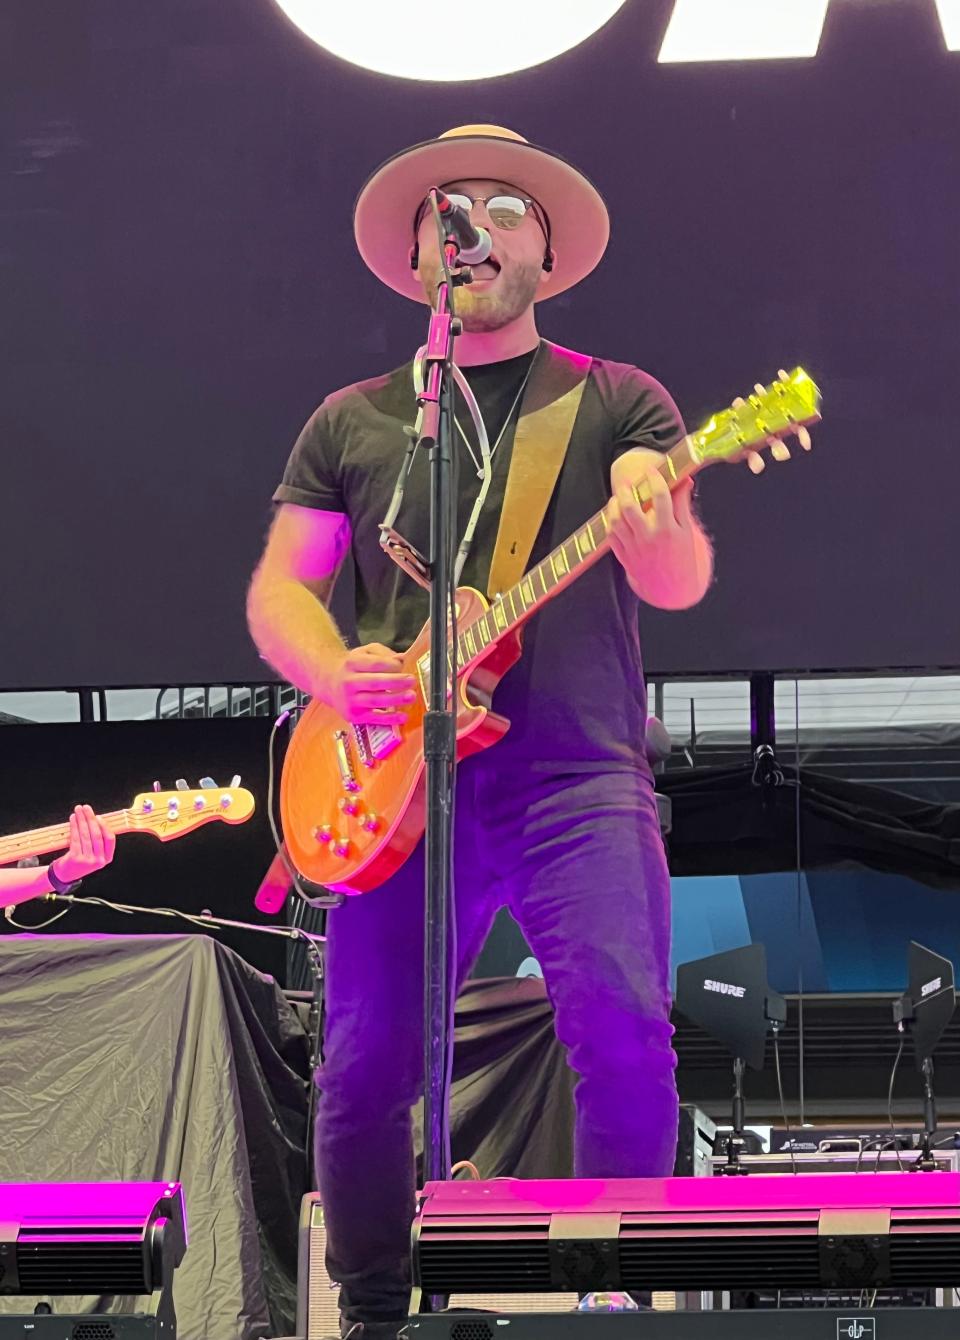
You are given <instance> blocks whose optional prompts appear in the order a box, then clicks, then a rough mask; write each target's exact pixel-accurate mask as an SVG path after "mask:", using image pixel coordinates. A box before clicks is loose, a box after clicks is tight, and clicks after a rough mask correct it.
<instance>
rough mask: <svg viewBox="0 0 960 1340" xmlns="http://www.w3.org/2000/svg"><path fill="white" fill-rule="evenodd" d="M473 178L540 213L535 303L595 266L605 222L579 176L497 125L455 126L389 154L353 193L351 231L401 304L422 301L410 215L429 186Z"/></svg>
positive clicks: (593, 192)
mask: <svg viewBox="0 0 960 1340" xmlns="http://www.w3.org/2000/svg"><path fill="white" fill-rule="evenodd" d="M477 177H479V178H488V179H491V180H494V181H502V182H504V183H509V184H511V185H514V186H516V187H517V189H518V190H522V191H524V192H525V193H526V194H528V195H529V196H530V197H531V198H532V199H534V200H536V201H537V203H538V204H539V205H540V206H541V207H542V209H543V210H544V211H545V212H546V215H547V218H548V219H549V222H550V245H551V246H552V247H553V248H554V249H555V250H556V253H557V264H556V266H555V267H554V269H553V271H552V272H551V273H550V274H549V275H548V277H547V279H546V280H545V282H544V283H543V284H541V285H540V290H539V294H538V299H537V300H538V301H542V300H543V299H544V298H552V297H553V296H554V295H555V294H557V293H562V292H563V291H564V289H568V288H572V287H573V285H574V284H578V283H579V282H580V280H581V279H583V278H585V277H586V276H587V275H588V274H589V273H590V271H591V270H593V269H594V267H595V266H596V265H597V264H598V263H599V261H600V258H601V256H602V255H603V253H604V251H605V250H606V246H607V241H608V239H609V236H610V218H609V215H608V214H607V207H606V205H605V204H604V202H603V198H602V196H601V195H600V192H599V191H598V190H597V188H596V187H595V186H594V185H593V183H592V182H590V181H588V180H587V178H586V177H585V176H584V175H583V173H582V172H578V171H577V169H576V168H575V167H573V166H572V165H571V164H570V163H568V162H566V160H565V159H563V158H561V157H560V155H559V154H555V153H551V151H550V150H549V149H541V148H539V147H538V146H537V145H535V144H530V143H529V142H528V141H527V140H525V139H524V138H523V136H522V135H518V134H517V133H516V132H515V131H513V130H506V129H504V127H503V126H457V127H455V129H453V130H448V131H445V132H444V134H442V135H441V136H439V138H437V139H435V140H425V141H424V142H423V143H422V144H415V145H413V147H412V148H410V149H404V150H403V151H402V152H401V153H398V154H394V156H393V157H392V158H388V159H387V161H386V162H385V163H382V164H381V165H380V167H378V168H377V170H376V171H375V172H374V173H373V174H372V175H371V176H370V177H369V178H368V179H367V181H366V182H365V184H364V186H363V188H362V189H361V191H360V194H359V196H358V197H357V203H356V205H355V206H354V211H353V231H354V236H355V237H356V239H357V246H358V247H359V249H360V255H361V256H362V257H363V259H364V261H366V263H367V265H368V266H369V267H370V269H371V270H372V271H373V273H374V274H375V275H376V276H377V278H378V279H382V280H383V282H384V283H385V284H387V285H389V287H390V288H392V289H395V290H396V292H397V293H402V294H403V295H404V297H405V298H413V299H414V300H415V301H417V302H426V297H425V295H424V292H423V288H422V286H421V284H420V281H419V279H418V277H417V273H416V271H415V270H412V269H411V268H410V246H411V244H412V243H413V222H414V218H415V216H416V213H417V210H418V209H419V207H420V205H421V203H422V202H423V200H424V199H425V197H426V195H427V193H428V191H429V190H430V188H431V187H433V186H444V185H445V184H446V183H447V182H451V181H463V180H467V179H469V178H477Z"/></svg>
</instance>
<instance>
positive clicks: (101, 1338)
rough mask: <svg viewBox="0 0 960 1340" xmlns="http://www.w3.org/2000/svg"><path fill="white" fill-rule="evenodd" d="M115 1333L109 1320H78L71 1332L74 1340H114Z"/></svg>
mask: <svg viewBox="0 0 960 1340" xmlns="http://www.w3.org/2000/svg"><path fill="white" fill-rule="evenodd" d="M115 1335H116V1331H115V1330H114V1329H113V1327H112V1326H111V1325H110V1323H109V1322H108V1321H78V1322H77V1324H76V1326H74V1328H73V1331H72V1332H71V1337H72V1340H113V1338H114V1336H115Z"/></svg>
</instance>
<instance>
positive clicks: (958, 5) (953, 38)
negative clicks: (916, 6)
mask: <svg viewBox="0 0 960 1340" xmlns="http://www.w3.org/2000/svg"><path fill="white" fill-rule="evenodd" d="M937 9H938V10H939V11H940V23H941V24H942V26H943V37H944V41H945V42H946V44H947V50H948V51H960V0H937Z"/></svg>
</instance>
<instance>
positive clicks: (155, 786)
mask: <svg viewBox="0 0 960 1340" xmlns="http://www.w3.org/2000/svg"><path fill="white" fill-rule="evenodd" d="M153 789H154V791H159V790H160V783H159V782H154V784H153Z"/></svg>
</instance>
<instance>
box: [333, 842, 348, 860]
mask: <svg viewBox="0 0 960 1340" xmlns="http://www.w3.org/2000/svg"><path fill="white" fill-rule="evenodd" d="M333 854H334V856H349V855H350V843H349V842H348V841H347V839H346V838H337V840H336V842H335V843H334V844H333Z"/></svg>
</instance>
